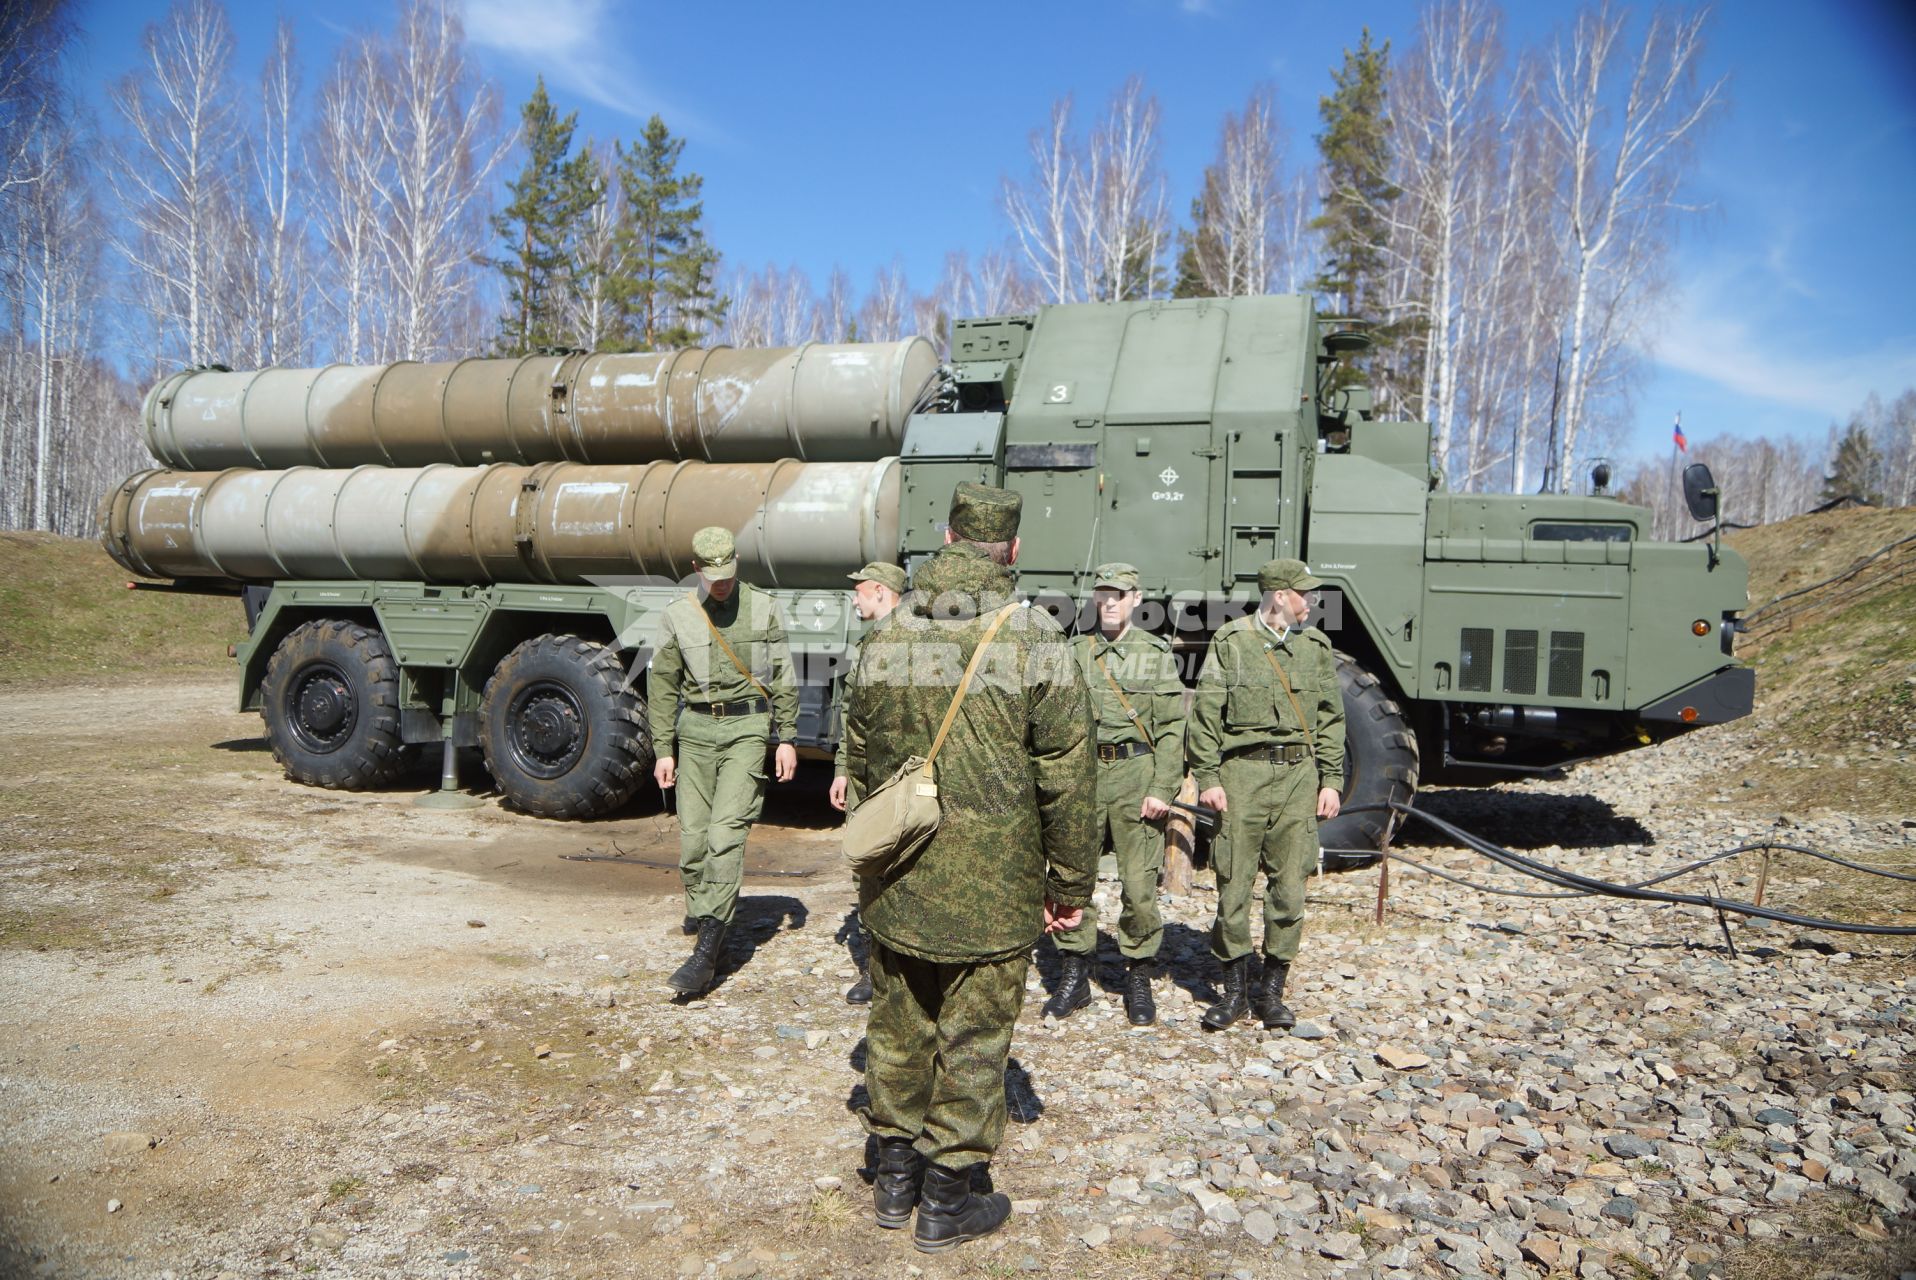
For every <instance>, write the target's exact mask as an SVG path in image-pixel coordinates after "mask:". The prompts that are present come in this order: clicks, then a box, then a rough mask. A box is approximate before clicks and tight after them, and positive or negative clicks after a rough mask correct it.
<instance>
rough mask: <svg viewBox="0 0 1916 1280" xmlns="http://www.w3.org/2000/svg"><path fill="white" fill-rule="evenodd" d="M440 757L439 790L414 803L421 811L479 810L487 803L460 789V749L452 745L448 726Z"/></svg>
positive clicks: (442, 741)
mask: <svg viewBox="0 0 1916 1280" xmlns="http://www.w3.org/2000/svg"><path fill="white" fill-rule="evenodd" d="M440 741H441V744H442V754H441V755H440V757H439V790H437V791H428V792H427V793H426V794H425V795H423V796H420V797H419V798H418V799H416V800H414V801H413V804H415V805H417V806H418V807H419V808H421V809H477V808H478V807H479V806H480V805H482V804H484V803H485V801H484V800H481V799H480V798H479V797H478V796H469V795H467V794H466V793H465V792H463V791H461V790H460V789H459V748H457V747H455V746H453V745H452V726H451V724H450V723H448V724H447V726H446V736H445V737H444V738H442V739H441V740H440Z"/></svg>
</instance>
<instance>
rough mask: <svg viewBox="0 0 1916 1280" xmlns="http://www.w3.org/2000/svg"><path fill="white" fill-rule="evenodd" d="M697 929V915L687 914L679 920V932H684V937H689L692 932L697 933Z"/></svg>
mask: <svg viewBox="0 0 1916 1280" xmlns="http://www.w3.org/2000/svg"><path fill="white" fill-rule="evenodd" d="M698 931H699V922H698V917H697V916H687V917H685V919H683V920H681V921H679V932H680V933H682V934H684V935H685V936H686V937H688V938H689V937H691V936H692V935H693V934H695V933H697V932H698Z"/></svg>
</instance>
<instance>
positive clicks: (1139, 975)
mask: <svg viewBox="0 0 1916 1280" xmlns="http://www.w3.org/2000/svg"><path fill="white" fill-rule="evenodd" d="M1157 976H1158V967H1157V965H1155V964H1153V963H1152V962H1151V961H1149V960H1133V961H1132V962H1131V965H1130V967H1129V968H1128V969H1126V970H1125V974H1124V1016H1125V1017H1126V1018H1127V1019H1128V1020H1129V1021H1130V1023H1131V1025H1132V1026H1134V1027H1148V1026H1150V1025H1151V1024H1152V1023H1154V1022H1156V1021H1157V1020H1158V1005H1157V1001H1155V1000H1153V999H1152V998H1151V979H1153V978H1155V977H1157Z"/></svg>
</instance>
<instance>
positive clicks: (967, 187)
mask: <svg viewBox="0 0 1916 1280" xmlns="http://www.w3.org/2000/svg"><path fill="white" fill-rule="evenodd" d="M1418 7H1419V6H1418V5H1417V4H1416V3H1413V2H1411V0H1389V2H1382V3H1378V2H1373V3H1367V4H1364V5H1361V6H1330V5H1312V4H1302V3H1296V2H1295V0H1181V2H1180V0H1054V2H1053V3H1048V4H1038V5H1033V4H1005V3H986V4H980V5H965V6H939V7H936V8H934V7H930V6H914V5H905V4H898V3H895V2H894V3H888V4H882V5H881V4H876V3H866V2H864V0H858V2H856V3H853V2H851V0H842V2H841V0H827V2H825V3H814V4H809V5H794V4H790V3H785V4H773V3H749V4H747V3H733V4H723V5H718V4H715V5H708V6H688V5H682V4H675V5H661V4H655V3H637V2H626V3H619V2H616V0H538V2H537V3H530V4H529V3H525V2H524V0H465V11H466V17H467V25H468V34H469V36H470V37H471V38H472V40H473V43H474V46H475V49H474V52H475V53H476V55H477V57H478V58H479V60H480V63H481V65H482V67H483V68H484V70H485V71H486V72H487V74H489V75H490V76H492V77H493V78H494V79H495V80H496V81H497V82H498V83H499V85H500V88H501V91H502V93H503V96H504V106H505V110H506V112H507V113H508V115H509V116H516V113H517V109H518V107H519V104H520V103H522V102H523V101H524V100H525V98H526V96H527V95H528V94H529V92H530V90H531V87H532V83H533V77H534V75H535V74H537V73H539V72H543V73H544V75H545V77H546V82H547V85H548V88H549V90H550V91H551V93H552V95H553V97H554V98H555V100H556V101H557V102H558V103H559V105H560V106H561V108H562V109H567V110H570V109H574V108H576V109H577V110H578V112H579V117H580V133H581V135H590V136H594V137H599V138H608V137H613V136H618V137H624V138H631V137H633V136H635V135H636V134H637V133H638V131H639V129H640V127H641V126H642V124H643V121H644V119H645V117H646V116H648V115H650V114H651V113H652V112H654V111H657V112H659V113H661V114H662V115H664V116H665V118H666V121H667V123H668V124H669V125H670V126H671V127H672V128H673V130H674V131H675V132H677V133H680V134H682V135H684V136H685V137H686V138H687V140H688V146H687V150H686V160H687V163H688V164H689V165H690V167H692V168H694V169H696V170H698V171H699V172H701V173H703V174H704V176H705V179H706V210H707V217H708V221H709V223H710V228H711V235H712V239H713V241H714V243H715V244H717V245H718V247H719V248H720V249H721V250H722V251H723V252H724V253H725V254H726V257H727V264H726V266H727V270H728V272H729V269H730V268H731V267H732V266H738V265H743V266H748V267H752V266H761V265H763V264H765V263H768V262H770V263H777V264H779V265H781V266H783V265H786V264H792V263H795V264H797V265H798V266H800V267H802V268H804V269H805V270H806V272H807V273H808V274H809V275H810V276H811V277H812V280H813V282H814V284H815V285H818V286H820V287H822V285H823V283H824V280H825V278H826V276H827V275H828V273H829V272H830V270H831V268H832V266H833V265H834V264H839V265H843V266H844V267H845V268H846V269H847V270H848V271H849V272H850V273H851V276H852V279H853V280H854V282H856V284H857V286H858V287H859V288H860V289H861V290H862V289H863V288H865V287H866V286H867V285H868V284H869V282H870V280H871V277H872V275H873V273H874V272H875V271H876V270H877V269H878V268H879V267H881V266H884V265H886V264H887V263H890V262H891V261H893V260H894V259H897V260H899V261H902V262H903V264H904V266H905V268H906V270H907V272H908V274H909V277H910V279H911V280H912V282H913V284H914V286H915V287H917V288H919V289H927V288H929V287H930V286H931V285H932V284H933V283H934V282H935V280H936V278H937V276H938V273H939V271H940V269H941V266H942V263H943V259H944V255H945V253H946V252H947V251H949V250H952V249H961V248H962V249H968V250H970V251H971V252H972V253H973V254H974V255H975V254H977V253H979V252H982V251H984V250H987V249H990V248H992V247H995V246H997V245H999V244H1001V243H1002V242H1003V241H1004V239H1005V236H1006V233H1007V227H1006V225H1005V223H1004V220H1003V217H1002V215H1001V214H1000V212H999V210H998V206H997V197H998V191H999V184H1000V179H1001V176H1002V175H1004V174H1006V173H1008V172H1009V173H1013V174H1020V175H1021V174H1022V173H1023V172H1024V169H1025V156H1026V152H1025V145H1026V136H1027V134H1028V133H1029V132H1030V131H1031V130H1032V129H1034V128H1036V127H1038V126H1039V125H1040V124H1042V123H1043V121H1044V120H1045V118H1046V115H1047V113H1048V111H1049V109H1050V104H1051V103H1052V101H1053V100H1054V99H1056V98H1057V97H1059V96H1060V95H1062V94H1065V93H1072V94H1075V95H1076V97H1077V100H1078V103H1079V105H1080V110H1081V111H1083V112H1089V111H1095V110H1096V109H1097V108H1098V107H1099V106H1100V105H1101V104H1102V103H1103V101H1104V100H1105V99H1106V98H1107V97H1108V96H1109V95H1110V93H1111V92H1112V91H1113V90H1114V89H1115V88H1117V86H1118V85H1119V84H1120V83H1121V82H1122V81H1123V80H1124V78H1125V77H1126V76H1128V75H1130V74H1133V73H1136V74H1140V75H1142V76H1143V77H1144V78H1145V80H1146V83H1147V85H1148V87H1149V88H1150V89H1151V90H1152V91H1153V92H1154V93H1155V94H1156V95H1157V97H1158V98H1159V100H1160V102H1161V104H1162V107H1163V126H1162V152H1161V159H1162V163H1163V165H1164V168H1165V171H1166V174H1167V176H1168V178H1169V180H1170V184H1171V207H1172V209H1173V211H1174V212H1175V213H1177V214H1180V215H1181V214H1182V213H1183V212H1184V211H1185V210H1186V209H1187V208H1188V207H1189V203H1190V197H1191V195H1192V193H1193V191H1194V189H1195V187H1196V184H1197V182H1198V180H1199V177H1200V174H1201V172H1202V169H1203V166H1204V165H1205V164H1206V163H1207V162H1208V161H1209V160H1210V158H1211V156H1212V153H1213V151H1214V149H1215V145H1216V135H1217V129H1218V125H1219V122H1220V120H1221V118H1222V117H1223V115H1224V114H1225V113H1226V112H1227V111H1233V110H1236V109H1238V108H1240V107H1241V106H1242V104H1243V102H1244V99H1245V98H1246V96H1247V95H1248V94H1249V92H1250V91H1251V90H1252V88H1253V87H1255V86H1257V85H1259V84H1270V85H1272V86H1274V87H1275V89H1276V91H1277V100H1278V104H1279V108H1280V111H1281V114H1282V116H1283V120H1284V123H1285V125H1286V127H1287V129H1288V131H1289V134H1290V139H1291V144H1292V148H1293V151H1294V154H1295V155H1297V157H1298V158H1299V159H1300V160H1301V159H1304V158H1306V156H1307V153H1308V152H1309V150H1310V149H1311V147H1312V145H1313V144H1312V135H1313V133H1314V132H1315V129H1316V125H1317V121H1316V110H1317V99H1318V96H1319V95H1320V94H1322V93H1324V92H1327V91H1328V89H1329V87H1330V77H1329V69H1330V68H1331V67H1332V66H1333V65H1334V64H1336V63H1337V62H1338V61H1339V60H1340V58H1341V54H1342V50H1343V48H1344V47H1345V46H1346V45H1350V44H1354V43H1355V42H1356V39H1357V36H1358V30H1359V27H1360V26H1361V25H1363V24H1364V23H1368V24H1369V25H1370V27H1371V29H1372V31H1373V33H1374V35H1375V36H1377V37H1379V38H1384V37H1389V38H1391V39H1393V40H1394V41H1396V42H1398V43H1400V44H1401V43H1407V42H1408V41H1409V40H1410V39H1411V37H1412V34H1413V31H1414V27H1415V22H1416V15H1417V11H1418ZM1635 8H1636V10H1637V12H1638V13H1639V14H1641V13H1643V12H1645V11H1647V8H1648V6H1646V5H1638V6H1635ZM164 10H165V6H164V5H163V4H160V3H153V2H151V0H148V2H145V3H135V2H133V0H92V3H90V4H83V5H82V8H81V12H80V18H81V23H82V25H83V28H84V30H85V39H84V44H83V47H82V49H81V51H80V58H79V65H78V67H77V68H76V70H77V73H78V79H79V81H80V85H79V87H80V89H81V91H82V92H83V93H84V94H88V95H90V96H91V97H92V98H93V99H94V100H95V108H96V110H97V111H98V113H99V115H100V118H101V120H102V123H103V124H104V125H105V126H106V127H107V128H109V129H111V128H112V127H113V126H114V123H115V121H114V118H113V116H112V112H111V110H110V108H108V107H107V106H106V104H105V101H104V86H105V85H106V84H107V83H109V82H111V81H112V80H114V79H116V78H118V77H119V76H121V75H123V74H124V73H125V72H126V71H127V70H128V69H130V68H131V67H132V66H133V65H134V62H135V60H136V58H137V56H138V46H137V42H138V36H139V32H140V29H141V28H142V27H143V26H144V25H145V24H146V23H148V22H150V21H153V20H154V19H156V18H157V17H159V16H160V15H161V14H162V13H163V12H164ZM282 12H283V13H285V14H287V15H288V16H290V17H291V18H292V19H293V21H294V23H295V27H296V30H297V32H298V37H299V40H300V46H301V52H302V60H303V61H304V62H305V64H306V71H305V83H306V88H307V90H308V92H310V91H311V90H312V88H313V87H314V86H315V85H316V84H317V83H318V81H319V80H320V78H321V76H322V75H323V73H324V70H325V67H326V66H327V64H328V62H329V60H330V58H331V56H332V51H333V48H334V47H335V46H336V44H337V42H338V40H339V39H340V36H341V34H342V33H346V32H353V31H363V30H372V29H381V28H386V27H388V26H390V23H391V13H392V10H391V8H390V6H389V5H388V4H387V3H383V2H377V0H336V2H335V3H329V4H325V5H285V6H280V7H277V8H276V7H275V6H272V5H269V4H257V5H244V6H234V7H233V9H232V11H231V17H232V21H233V24H234V29H235V35H236V38H237V41H238V48H237V57H236V65H235V72H236V76H237V78H238V80H239V82H240V83H241V84H242V85H245V86H249V87H250V86H251V85H252V84H253V83H254V82H255V80H256V77H257V73H258V67H259V65H260V63H261V61H262V59H263V58H264V55H265V53H266V49H267V45H268V41H269V38H270V34H271V29H272V25H273V23H274V21H275V19H276V18H277V16H278V15H279V14H280V13H282ZM1574 13H1575V6H1573V5H1571V4H1567V3H1562V4H1559V3H1535V4H1528V5H1521V6H1515V5H1513V6H1510V7H1509V8H1508V9H1507V10H1506V13H1505V43H1506V46H1507V47H1509V48H1511V49H1521V48H1528V47H1535V46H1537V45H1539V44H1540V43H1541V42H1542V41H1543V40H1544V39H1546V38H1548V37H1549V36H1550V35H1551V34H1552V33H1553V32H1554V31H1556V30H1557V29H1558V28H1560V27H1561V26H1563V25H1564V24H1566V23H1567V22H1568V21H1569V20H1570V19H1571V17H1572V16H1573V15H1574ZM1911 14H1912V9H1911V7H1910V6H1907V5H1902V4H1897V3H1894V2H1893V0H1881V2H1875V0H1823V2H1818V3H1812V2H1811V0H1801V2H1799V3H1786V2H1782V0H1729V2H1727V3H1724V4H1722V5H1720V6H1719V7H1718V9H1717V11H1716V13H1715V15H1714V18H1713V20H1712V26H1711V30H1710V37H1709V51H1708V56H1707V61H1706V64H1705V69H1706V72H1707V74H1708V76H1709V77H1710V78H1716V77H1719V76H1727V77H1728V81H1729V82H1728V99H1727V105H1726V107H1725V109H1724V110H1723V111H1721V112H1720V113H1719V114H1718V115H1717V117H1716V119H1715V121H1714V123H1713V124H1712V126H1711V128H1710V131H1709V133H1708V135H1707V136H1706V138H1705V139H1704V143H1703V145H1702V146H1701V148H1700V149H1699V151H1698V153H1697V158H1696V162H1695V165H1694V171H1693V173H1692V174H1691V177H1690V181H1689V184H1688V191H1687V194H1688V197H1689V199H1690V200H1692V201H1693V202H1695V203H1697V204H1699V205H1701V206H1704V211H1703V212H1702V213H1701V214H1700V215H1699V216H1698V217H1696V218H1695V219H1694V220H1692V221H1691V223H1690V224H1689V226H1688V227H1687V229H1686V231H1685V233H1684V235H1683V237H1682V239H1681V241H1680V243H1679V245H1678V247H1677V252H1676V254H1675V257H1674V259H1673V261H1672V264H1671V266H1672V271H1671V280H1670V287H1669V289H1668V291H1667V293H1666V294H1665V295H1664V297H1663V298H1662V299H1661V302H1660V306H1659V315H1660V324H1659V326H1658V332H1657V334H1656V336H1655V341H1654V357H1653V360H1652V363H1651V365H1650V373H1649V377H1648V378H1647V379H1646V381H1645V383H1644V385H1643V387H1642V389H1641V393H1640V395H1639V397H1638V400H1637V406H1638V407H1637V411H1636V425H1635V428H1634V431H1633V433H1632V436H1631V439H1630V442H1629V443H1630V446H1631V448H1632V449H1633V450H1634V451H1641V452H1644V453H1648V454H1651V455H1654V456H1661V453H1662V452H1663V451H1664V450H1666V449H1667V448H1668V441H1669V424H1670V418H1671V415H1672V413H1674V412H1675V411H1677V410H1681V411H1682V413H1683V420H1684V426H1685V430H1686V432H1688V434H1689V435H1690V437H1691V439H1692V440H1695V439H1699V438H1707V437H1710V436H1713V435H1716V434H1718V433H1720V432H1721V433H1731V434H1737V435H1744V434H1755V433H1765V434H1770V435H1781V434H1794V435H1799V436H1804V437H1807V438H1810V439H1820V437H1821V435H1822V432H1823V430H1824V428H1825V427H1826V426H1827V424H1828V423H1829V422H1830V421H1831V420H1832V419H1833V418H1837V417H1841V416H1843V415H1846V414H1847V413H1849V412H1850V410H1852V409H1853V408H1855V407H1856V406H1857V405H1858V404H1859V403H1860V402H1861V400H1862V398H1863V397H1864V395H1866V394H1867V393H1868V392H1870V391H1872V390H1875V391H1878V392H1880V393H1882V394H1883V395H1884V396H1885V397H1886V398H1887V397H1891V396H1894V395H1895V394H1896V393H1897V392H1899V391H1901V390H1903V389H1904V388H1905V387H1910V386H1916V246H1913V243H1912V242H1913V241H1916V235H1913V234H1912V231H1911V221H1912V219H1911V214H1910V212H1909V211H1910V210H1911V209H1912V208H1916V18H1913V17H1912V16H1911Z"/></svg>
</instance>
